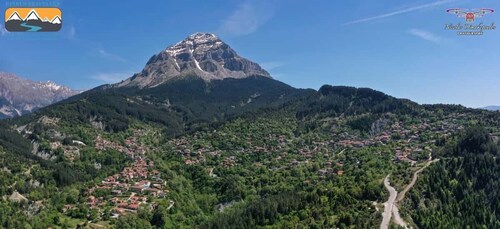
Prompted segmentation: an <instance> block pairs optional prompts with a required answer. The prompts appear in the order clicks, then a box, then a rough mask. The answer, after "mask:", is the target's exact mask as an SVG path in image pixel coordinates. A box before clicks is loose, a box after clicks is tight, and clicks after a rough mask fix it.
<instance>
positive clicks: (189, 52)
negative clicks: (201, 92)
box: [117, 33, 270, 88]
mask: <svg viewBox="0 0 500 229" xmlns="http://www.w3.org/2000/svg"><path fill="white" fill-rule="evenodd" d="M185 76H197V77H200V78H202V79H203V80H205V81H211V80H215V79H217V80H221V79H226V78H235V79H242V78H247V77H250V76H260V77H267V78H270V75H269V73H268V72H267V71H266V70H264V69H262V68H261V67H260V66H259V65H258V64H256V63H254V62H252V61H249V60H247V59H245V58H243V57H241V56H239V55H238V54H237V53H236V51H234V50H233V49H232V48H231V47H229V45H227V44H226V43H224V42H223V41H222V40H220V39H219V38H218V37H217V36H216V35H214V34H210V33H195V34H192V35H191V36H189V37H187V38H186V39H184V40H183V41H180V42H178V43H177V44H175V45H173V46H170V47H168V48H167V49H166V50H164V51H162V52H160V53H158V54H156V55H154V56H153V57H151V58H150V60H149V61H148V62H147V64H146V66H145V67H144V70H142V72H140V73H137V74H135V75H134V76H133V77H131V78H129V79H127V80H125V81H123V82H121V83H119V84H118V85H117V86H118V87H131V86H137V87H140V88H143V87H149V88H152V87H156V86H158V85H160V84H163V83H165V82H167V81H170V80H172V79H174V78H179V77H185Z"/></svg>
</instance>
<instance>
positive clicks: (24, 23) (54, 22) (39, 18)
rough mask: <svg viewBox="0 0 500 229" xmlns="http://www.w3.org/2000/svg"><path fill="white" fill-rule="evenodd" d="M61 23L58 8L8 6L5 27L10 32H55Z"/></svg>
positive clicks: (59, 28)
mask: <svg viewBox="0 0 500 229" xmlns="http://www.w3.org/2000/svg"><path fill="white" fill-rule="evenodd" d="M62 24H63V20H62V12H61V10H60V9H59V8H8V9H7V10H5V29H6V30H7V31H10V32H57V31H59V30H61V28H62Z"/></svg>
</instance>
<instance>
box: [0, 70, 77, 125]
mask: <svg viewBox="0 0 500 229" xmlns="http://www.w3.org/2000/svg"><path fill="white" fill-rule="evenodd" d="M78 93H80V91H77V90H72V89H70V88H68V87H65V86H60V85H57V84H55V83H54V82H51V81H46V82H35V81H31V80H28V79H25V78H22V77H18V76H16V75H14V74H10V73H2V72H0V118H11V117H15V116H20V115H23V114H27V113H30V112H32V111H34V110H37V109H39V108H42V107H45V106H48V105H50V104H53V103H56V102H59V101H61V100H64V99H66V98H68V97H70V96H73V95H76V94H78Z"/></svg>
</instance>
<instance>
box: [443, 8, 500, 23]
mask: <svg viewBox="0 0 500 229" xmlns="http://www.w3.org/2000/svg"><path fill="white" fill-rule="evenodd" d="M446 12H447V13H451V14H455V15H456V16H457V17H463V18H465V21H466V22H474V20H475V19H476V18H480V17H483V16H484V15H486V14H492V13H494V12H495V10H492V9H477V10H473V11H468V10H465V9H448V10H446Z"/></svg>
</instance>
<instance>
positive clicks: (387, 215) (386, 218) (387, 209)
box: [380, 175, 398, 229]
mask: <svg viewBox="0 0 500 229" xmlns="http://www.w3.org/2000/svg"><path fill="white" fill-rule="evenodd" d="M389 176H390V175H387V176H386V177H385V179H384V186H385V188H386V189H387V191H389V199H388V200H387V201H386V202H385V203H384V212H383V213H382V217H383V218H382V223H381V224H380V229H387V228H389V223H390V222H391V217H392V209H393V207H394V201H395V200H396V197H397V195H398V192H397V191H396V189H395V188H394V187H392V186H391V184H390V183H389Z"/></svg>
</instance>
